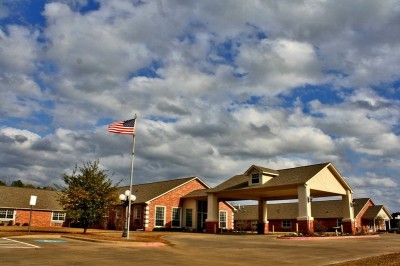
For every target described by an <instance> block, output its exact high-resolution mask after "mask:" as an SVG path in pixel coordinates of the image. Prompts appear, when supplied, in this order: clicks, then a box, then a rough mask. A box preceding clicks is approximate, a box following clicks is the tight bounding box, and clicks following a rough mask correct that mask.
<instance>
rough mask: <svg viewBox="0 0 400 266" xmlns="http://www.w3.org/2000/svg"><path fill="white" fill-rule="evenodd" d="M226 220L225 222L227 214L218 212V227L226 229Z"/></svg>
mask: <svg viewBox="0 0 400 266" xmlns="http://www.w3.org/2000/svg"><path fill="white" fill-rule="evenodd" d="M226 220H227V212H226V211H220V212H219V227H220V228H226Z"/></svg>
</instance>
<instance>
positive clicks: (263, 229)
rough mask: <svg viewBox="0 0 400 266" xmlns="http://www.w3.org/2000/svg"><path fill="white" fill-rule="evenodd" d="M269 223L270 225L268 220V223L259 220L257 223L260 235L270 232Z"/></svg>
mask: <svg viewBox="0 0 400 266" xmlns="http://www.w3.org/2000/svg"><path fill="white" fill-rule="evenodd" d="M268 225H269V223H268V222H266V223H260V222H259V223H258V225H257V233H258V234H260V235H266V234H268V232H269V230H268Z"/></svg>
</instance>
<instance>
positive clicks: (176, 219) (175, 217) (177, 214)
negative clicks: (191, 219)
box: [172, 207, 181, 227]
mask: <svg viewBox="0 0 400 266" xmlns="http://www.w3.org/2000/svg"><path fill="white" fill-rule="evenodd" d="M172 227H181V208H178V207H174V208H172Z"/></svg>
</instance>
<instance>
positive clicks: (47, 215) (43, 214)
mask: <svg viewBox="0 0 400 266" xmlns="http://www.w3.org/2000/svg"><path fill="white" fill-rule="evenodd" d="M51 213H52V212H51V211H35V210H33V211H32V221H31V226H38V227H46V226H62V222H52V221H51ZM29 216H30V210H17V211H16V219H15V224H16V223H19V225H24V224H26V225H28V224H29Z"/></svg>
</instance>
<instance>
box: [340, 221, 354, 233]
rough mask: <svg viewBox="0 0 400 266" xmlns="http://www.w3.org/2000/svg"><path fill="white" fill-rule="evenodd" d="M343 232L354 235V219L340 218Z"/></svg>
mask: <svg viewBox="0 0 400 266" xmlns="http://www.w3.org/2000/svg"><path fill="white" fill-rule="evenodd" d="M342 226H343V232H344V233H348V234H351V235H354V234H355V233H356V223H355V221H354V219H343V220H342Z"/></svg>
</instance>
